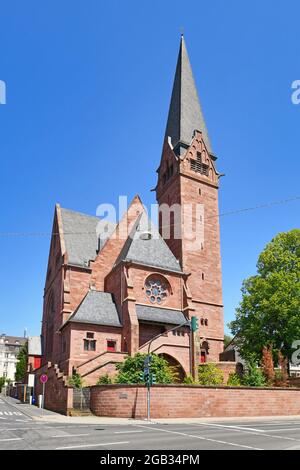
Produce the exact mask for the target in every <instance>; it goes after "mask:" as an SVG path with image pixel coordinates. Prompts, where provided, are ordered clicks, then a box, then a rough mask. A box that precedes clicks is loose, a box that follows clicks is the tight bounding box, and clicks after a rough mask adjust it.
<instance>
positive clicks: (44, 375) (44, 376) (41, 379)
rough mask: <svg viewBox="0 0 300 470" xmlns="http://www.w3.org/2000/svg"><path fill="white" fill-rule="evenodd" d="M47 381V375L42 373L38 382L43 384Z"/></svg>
mask: <svg viewBox="0 0 300 470" xmlns="http://www.w3.org/2000/svg"><path fill="white" fill-rule="evenodd" d="M47 381H48V375H46V374H42V375H41V376H40V382H42V384H45V383H46V382H47Z"/></svg>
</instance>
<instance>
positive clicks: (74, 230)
mask: <svg viewBox="0 0 300 470" xmlns="http://www.w3.org/2000/svg"><path fill="white" fill-rule="evenodd" d="M61 217H62V225H63V227H62V229H63V233H64V239H65V245H66V251H67V253H68V259H69V263H70V264H74V265H76V266H88V264H89V261H90V260H94V259H95V258H96V255H97V250H98V247H99V243H98V239H99V237H101V246H100V248H101V247H103V246H104V243H105V240H106V239H107V238H108V237H109V236H110V235H111V233H112V232H113V230H114V228H115V224H113V223H111V222H107V221H104V220H103V221H101V220H100V219H99V218H98V217H94V216H90V215H86V214H82V213H81V212H75V211H72V210H69V209H63V208H61Z"/></svg>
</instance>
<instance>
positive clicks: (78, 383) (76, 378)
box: [68, 372, 84, 388]
mask: <svg viewBox="0 0 300 470" xmlns="http://www.w3.org/2000/svg"><path fill="white" fill-rule="evenodd" d="M68 382H69V385H71V387H74V388H83V387H84V380H83V378H82V377H81V375H80V374H77V372H75V373H74V374H73V375H72V377H70V378H69V381H68Z"/></svg>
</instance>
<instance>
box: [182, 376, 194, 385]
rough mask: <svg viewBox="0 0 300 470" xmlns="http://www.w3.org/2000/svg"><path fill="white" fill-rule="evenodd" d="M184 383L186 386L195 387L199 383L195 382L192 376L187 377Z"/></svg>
mask: <svg viewBox="0 0 300 470" xmlns="http://www.w3.org/2000/svg"><path fill="white" fill-rule="evenodd" d="M183 383H184V384H186V385H193V384H196V383H197V382H196V381H195V380H194V378H193V377H192V376H191V375H187V376H186V377H184V379H183Z"/></svg>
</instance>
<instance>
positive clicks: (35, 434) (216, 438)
mask: <svg viewBox="0 0 300 470" xmlns="http://www.w3.org/2000/svg"><path fill="white" fill-rule="evenodd" d="M5 449H8V450H15V449H53V450H54V449H57V450H72V449H74V450H84V449H86V450H89V449H94V450H96V449H97V450H101V449H102V450H127V451H131V450H134V449H141V450H150V449H151V450H169V451H171V450H179V449H180V450H205V449H209V450H227V449H228V450H235V449H236V450H264V449H266V450H267V449H274V450H279V449H285V450H288V449H289V450H294V449H295V450H296V449H300V417H299V420H298V419H295V418H290V419H289V418H288V417H287V418H286V419H284V420H282V419H276V418H274V419H272V420H270V419H267V420H261V419H257V420H255V421H249V420H246V419H236V420H234V421H230V422H228V421H226V422H224V421H219V422H218V421H217V420H216V421H214V422H212V421H210V422H204V421H203V422H201V420H199V422H197V423H186V424H185V423H172V424H169V423H168V424H163V423H157V422H155V421H153V422H150V423H148V422H146V421H145V422H144V423H142V424H140V423H136V424H135V423H134V421H133V422H132V424H131V423H130V424H122V425H116V424H105V425H100V424H95V423H94V424H78V423H74V424H73V423H71V424H61V423H54V422H40V421H37V420H35V419H32V418H30V417H29V416H27V415H26V414H23V413H22V412H21V411H20V410H19V408H16V407H15V406H13V405H11V404H10V403H8V402H6V399H5V398H0V450H5Z"/></svg>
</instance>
